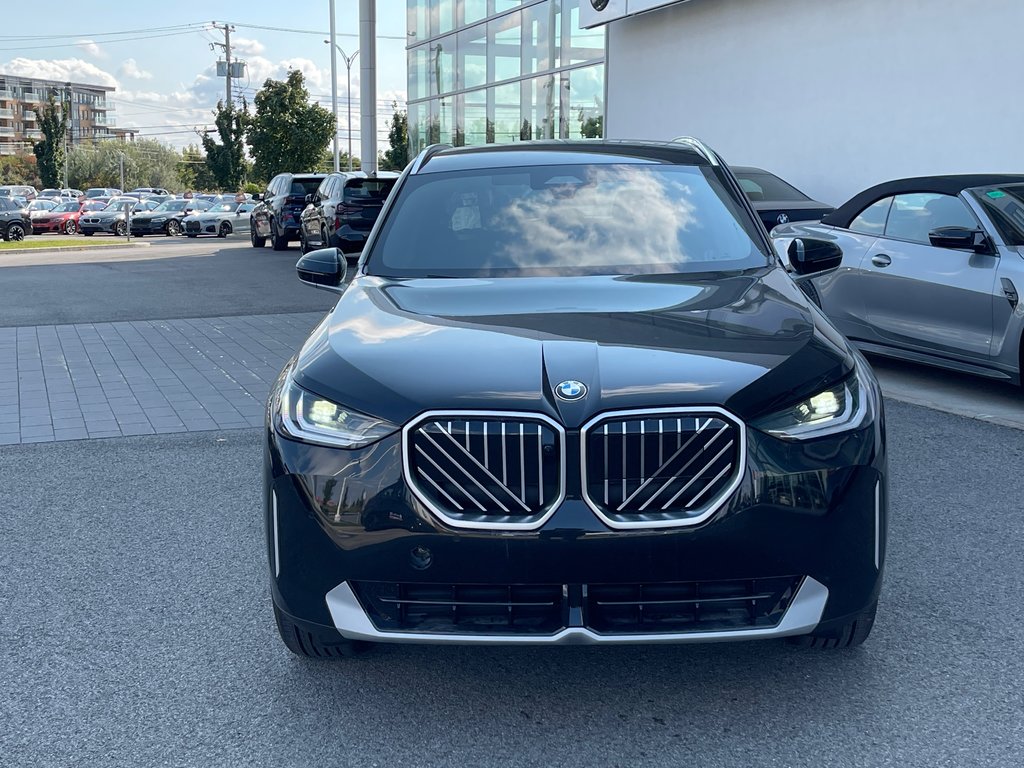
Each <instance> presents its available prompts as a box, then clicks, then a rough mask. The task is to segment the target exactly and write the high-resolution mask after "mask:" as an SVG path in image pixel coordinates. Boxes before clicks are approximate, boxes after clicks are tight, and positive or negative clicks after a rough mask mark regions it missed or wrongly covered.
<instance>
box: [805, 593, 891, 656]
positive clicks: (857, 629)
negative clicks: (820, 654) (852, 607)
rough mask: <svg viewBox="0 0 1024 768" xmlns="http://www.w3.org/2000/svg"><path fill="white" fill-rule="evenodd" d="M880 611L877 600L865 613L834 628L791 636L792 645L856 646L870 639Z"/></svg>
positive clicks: (813, 646)
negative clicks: (876, 615) (876, 616)
mask: <svg viewBox="0 0 1024 768" xmlns="http://www.w3.org/2000/svg"><path fill="white" fill-rule="evenodd" d="M877 612H878V601H877V600H875V602H874V603H872V604H871V607H870V608H868V609H867V610H866V611H864V613H862V614H860V615H859V616H857V617H856V618H855V619H854V620H853V621H851V622H849V623H848V624H844V625H842V626H840V627H835V628H833V629H826V630H824V631H820V632H819V631H817V630H816V631H814V632H812V633H811V634H809V635H801V636H799V637H791V638H789V642H790V643H791V644H792V645H800V646H803V647H804V648H824V649H832V648H856V647H857V646H858V645H860V644H861V643H863V642H864V641H865V640H867V639H868V635H870V634H871V628H872V627H873V626H874V625H875V614H876V613H877Z"/></svg>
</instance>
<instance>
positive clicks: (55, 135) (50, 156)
mask: <svg viewBox="0 0 1024 768" xmlns="http://www.w3.org/2000/svg"><path fill="white" fill-rule="evenodd" d="M70 114H71V105H70V104H69V103H64V104H60V105H58V104H57V99H56V97H55V96H54V95H53V93H51V94H50V99H49V101H47V102H46V105H45V106H44V107H43V112H42V118H41V119H40V121H39V128H40V129H41V130H42V132H43V138H42V139H40V140H39V141H37V142H36V143H35V146H33V147H32V152H33V153H34V154H35V156H36V164H37V166H38V168H39V177H40V179H42V182H43V186H44V187H60V186H61V185H62V182H63V179H64V157H65V155H64V143H65V140H66V137H67V131H68V116H69V115H70Z"/></svg>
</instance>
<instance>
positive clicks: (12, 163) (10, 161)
mask: <svg viewBox="0 0 1024 768" xmlns="http://www.w3.org/2000/svg"><path fill="white" fill-rule="evenodd" d="M0 179H3V180H4V184H30V185H31V186H33V187H43V186H46V185H44V184H43V181H42V179H40V178H39V168H38V166H37V164H36V158H35V157H34V156H32V155H5V156H0Z"/></svg>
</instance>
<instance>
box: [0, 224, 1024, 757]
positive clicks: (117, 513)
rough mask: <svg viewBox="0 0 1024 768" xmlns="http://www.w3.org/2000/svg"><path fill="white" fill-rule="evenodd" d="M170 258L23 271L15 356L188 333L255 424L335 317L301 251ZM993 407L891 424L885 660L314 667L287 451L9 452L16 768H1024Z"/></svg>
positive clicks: (567, 653) (190, 350) (9, 748)
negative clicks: (297, 593)
mask: <svg viewBox="0 0 1024 768" xmlns="http://www.w3.org/2000/svg"><path fill="white" fill-rule="evenodd" d="M154 242H155V244H154V245H153V246H151V247H150V248H147V249H140V250H139V251H132V252H130V253H129V252H118V253H117V254H114V252H107V254H106V255H104V254H102V253H98V252H95V251H93V252H85V253H83V254H82V255H76V254H74V253H72V254H68V253H62V254H50V255H47V254H36V255H32V256H31V257H30V258H27V259H21V257H7V256H0V286H3V291H4V294H5V295H4V302H3V303H2V305H0V326H7V327H8V328H9V329H11V332H12V333H13V334H14V338H15V352H16V353H17V352H18V349H19V347H18V341H17V340H18V338H19V334H20V335H21V337H27V335H28V334H27V331H25V328H27V327H31V328H33V329H35V330H34V332H33V338H35V339H37V340H38V339H45V338H47V336H46V334H45V333H43V335H40V330H39V329H40V328H48V327H50V326H55V325H59V324H70V325H71V326H74V328H75V329H76V330H75V338H78V339H80V340H83V345H84V346H88V345H86V344H85V340H88V338H89V337H88V335H86V336H83V335H82V334H83V333H85V332H86V330H87V329H88V328H89V327H91V328H92V329H93V330H94V331H96V338H97V339H99V340H100V341H95V342H89V344H92V345H95V346H96V347H97V348H99V347H100V346H103V347H104V348H110V349H113V350H114V352H115V354H113V355H112V359H113V360H114V362H115V364H116V365H115V367H117V366H119V365H125V363H124V362H123V361H124V360H127V359H128V357H127V353H124V349H128V350H129V351H131V353H132V356H133V357H134V358H135V359H136V361H138V355H137V354H136V351H135V350H137V349H138V347H136V346H133V345H134V344H136V343H140V342H137V340H136V339H135V337H133V336H131V335H130V334H129V333H128V331H127V330H126V329H127V328H130V327H136V328H141V329H142V330H140V331H139V334H138V338H139V339H142V340H143V341H145V340H146V339H147V338H150V339H156V337H155V336H153V337H150V336H147V335H146V334H145V333H143V331H146V328H147V327H148V328H163V327H164V326H166V327H167V328H169V329H171V330H170V331H168V333H171V332H172V331H173V332H174V333H179V335H180V336H181V337H182V338H183V339H185V342H182V343H178V342H177V341H175V342H174V343H171V342H168V344H167V346H166V349H168V350H171V351H174V352H175V354H178V355H179V356H180V357H181V358H182V359H184V360H188V361H190V364H191V365H192V366H193V367H194V368H195V370H196V371H197V372H198V374H197V375H196V376H192V375H191V374H190V376H189V377H188V378H189V381H187V382H183V383H184V384H186V389H189V390H192V389H193V388H196V390H198V389H199V388H200V387H201V386H204V385H202V382H201V381H200V379H202V380H203V381H205V382H206V383H207V384H211V383H212V384H213V387H212V389H210V388H207V390H209V391H206V390H204V392H205V393H200V394H199V395H198V396H197V397H196V400H197V401H198V402H199V403H200V406H201V408H202V405H203V403H204V402H207V401H206V400H204V398H207V397H213V396H214V395H216V396H217V397H222V398H223V399H224V400H225V401H228V402H231V403H234V402H235V401H234V400H231V399H230V398H229V397H228V394H230V393H231V392H232V391H234V390H237V389H238V387H228V386H219V382H220V381H221V379H222V378H223V377H225V376H226V377H227V378H229V379H232V380H234V381H235V382H236V383H239V385H240V386H241V385H242V384H245V382H244V381H243V380H242V379H240V378H239V377H240V376H242V371H243V369H244V370H245V371H250V372H253V373H254V375H255V374H256V373H258V374H259V376H256V378H257V379H259V380H260V381H262V380H263V379H262V377H263V376H264V375H266V373H265V372H266V370H267V369H270V368H272V367H273V365H272V361H273V360H275V359H277V358H276V357H275V356H274V355H277V354H284V353H283V351H281V350H280V349H278V348H277V347H273V345H271V344H270V342H271V341H272V340H274V339H275V338H276V339H278V340H279V342H280V345H281V346H282V347H283V346H286V340H287V338H290V336H289V334H291V335H298V336H299V337H301V333H302V325H303V323H310V322H312V321H314V320H315V318H316V317H317V315H318V314H319V313H320V312H322V311H323V310H324V309H326V308H327V307H329V306H330V304H331V303H332V302H331V297H330V295H329V294H326V293H323V292H317V291H314V290H312V289H308V288H305V287H303V286H300V285H299V284H298V282H297V281H296V280H295V278H294V271H293V265H294V261H295V258H297V255H298V252H297V250H296V249H294V248H293V249H292V250H290V251H289V252H287V253H275V252H273V251H271V250H270V249H269V248H267V249H264V250H262V251H253V250H252V249H250V248H249V247H248V244H247V243H244V242H241V241H228V242H227V243H225V242H224V241H212V240H209V241H200V242H198V243H187V242H181V241H177V242H158V241H154ZM15 258H17V259H21V260H20V261H15V260H14V259H15ZM9 286H15V288H10V289H9ZM56 318H59V319H56ZM232 318H233V319H232ZM200 320H202V322H200ZM232 323H234V325H232ZM146 324H149V325H148V326H147V325H146ZM238 324H246V325H244V326H240V325H238ZM64 327H65V328H66V327H67V326H64ZM239 327H246V328H249V327H251V328H252V329H255V330H252V331H247V333H248V335H249V336H250V337H251V339H252V344H251V345H248V344H246V345H241V350H239V349H238V348H235V347H229V346H228V345H227V343H226V342H225V341H224V340H223V339H221V337H223V336H230V335H231V332H232V330H233V329H237V328H239ZM104 329H112V330H113V331H116V332H117V336H116V338H115V341H114V342H110V341H108V340H104V339H110V338H114V337H109V336H106V337H105V336H104V333H106V331H105V330H104ZM175 329H177V330H175ZM218 329H220V330H218ZM0 330H2V329H0ZM193 331H194V333H193ZM65 333H67V331H66V330H63V331H62V330H61V329H60V328H55V330H54V335H55V338H57V339H58V340H62V339H64V338H66V337H65V336H64V335H62V334H65ZM146 333H148V331H146ZM154 333H155V331H154ZM126 334H127V335H126ZM218 334H219V335H218ZM2 338H3V335H2V333H0V339H2ZM161 338H171V337H170V336H164V337H161ZM174 338H177V337H176V336H175V337H174ZM204 339H205V340H204ZM101 341H102V342H103V343H102V344H101V343H100V342H101ZM147 344H148V346H149V348H150V349H155V350H156V351H157V352H158V353H159V355H158V357H160V356H162V355H169V354H170V352H165V350H164V347H162V346H161V345H160V344H157V343H156V341H150V342H147ZM0 346H2V343H0ZM37 346H38V345H37ZM43 348H44V349H45V348H46V347H45V345H44V347H43ZM272 348H273V349H276V350H277V351H274V352H273V353H271V351H270V350H272ZM62 349H63V347H62ZM118 350H120V352H119V351H118ZM122 353H123V354H122ZM261 355H262V357H260V356H261ZM86 357H87V358H88V359H89V360H90V361H93V360H94V358H93V357H92V356H91V355H86ZM14 359H15V361H16V362H21V361H22V360H26V359H28V358H27V357H24V356H21V355H18V354H16V356H15V358H14ZM43 359H45V355H43ZM79 359H84V358H78V357H74V356H72V360H79ZM161 359H163V357H161ZM168 359H170V358H168ZM175 359H177V358H175ZM0 360H2V358H0ZM96 360H98V358H96ZM197 361H202V362H201V364H200V362H197ZM138 362H140V370H138V371H136V370H134V368H133V370H132V371H129V372H131V373H132V377H131V380H130V381H129V377H128V376H125V377H124V378H125V381H126V382H128V383H129V385H130V388H134V387H135V386H136V382H137V381H139V382H141V381H142V374H143V373H145V374H146V376H148V377H149V378H150V380H151V381H153V382H154V385H155V389H156V390H157V393H158V394H161V393H162V394H161V396H164V397H167V396H169V395H170V394H172V390H171V389H166V388H165V389H161V387H160V386H159V384H160V383H161V382H163V381H164V378H162V377H161V376H160V375H157V373H155V371H157V370H158V368H157V367H156V365H157V363H156V362H154V363H153V364H152V366H147V365H142V364H141V362H142V361H138ZM207 363H209V365H207ZM97 364H98V363H97ZM239 365H241V366H242V367H241V368H240V367H239ZM886 365H887V366H888V368H889V369H895V373H894V374H892V375H891V377H890V378H892V380H893V381H895V382H896V383H897V384H898V383H899V382H900V381H902V380H904V379H906V378H907V377H912V378H914V380H915V381H916V380H918V379H920V380H921V381H923V384H916V383H914V384H911V385H908V386H909V387H911V389H910V390H908V391H909V392H910V394H908V395H907V396H906V399H910V398H911V397H912V396H914V393H915V392H917V393H920V392H924V393H925V395H923V396H925V397H928V398H939V400H940V402H938V403H933V404H937V405H939V406H940V407H941V406H943V405H946V406H949V407H947V408H946V410H951V409H952V405H950V403H952V400H951V399H948V398H951V397H954V396H955V397H956V398H966V397H968V396H969V395H970V391H971V388H972V386H974V383H973V382H963V383H962V385H961V386H960V387H959V388H958V387H957V386H956V385H957V382H956V381H955V380H952V382H951V380H950V378H949V377H947V376H946V375H945V374H936V373H933V372H928V371H925V370H921V369H915V368H913V367H903V366H898V365H895V366H892V365H889V364H886ZM55 367H57V366H55ZM94 367H95V366H94ZM880 367H882V366H880ZM43 368H46V366H43ZM2 370H3V365H2V362H0V371H2ZM69 370H71V371H73V370H75V369H74V367H73V366H69ZM119 370H124V369H122V368H119ZM99 372H100V373H102V372H103V371H102V366H101V370H100V371H99ZM47 375H48V374H47ZM883 375H889V374H888V373H887V371H886V370H883ZM0 376H2V374H0ZM135 376H138V379H136V378H135ZM97 379H98V381H99V385H98V386H96V387H89V388H90V389H100V390H103V396H104V397H108V399H109V396H108V392H107V390H108V388H106V387H104V386H103V383H104V381H103V380H102V379H100V377H99V376H97ZM193 380H194V381H193ZM10 381H11V379H9V378H8V379H4V378H0V391H3V390H4V388H6V387H8V383H9V382H10ZM14 381H19V378H18V373H17V371H16V376H15V379H14ZM49 381H50V380H49V379H47V378H45V377H44V384H45V383H46V382H49ZM77 383H78V382H77V381H75V380H73V381H72V384H73V385H76V384H77ZM114 384H119V382H114ZM246 386H248V389H245V391H246V393H247V397H248V400H256V399H258V393H259V391H260V390H259V384H258V383H256V381H255V379H254V380H253V381H252V383H251V384H248V385H246ZM950 386H952V387H953V392H952V395H948V393H947V395H942V392H943V391H944V390H948V388H949V387H950ZM242 388H243V389H244V387H242ZM73 389H74V386H73ZM978 389H979V391H980V395H979V397H980V398H982V401H983V402H984V404H983V405H978V406H977V407H976V408H975V409H974V410H975V413H972V414H971V415H972V416H973V417H974V418H965V417H963V416H959V415H954V414H951V413H946V412H943V411H941V410H936V409H933V408H925V407H921V406H917V405H912V404H908V403H905V402H901V401H899V400H895V399H889V400H887V403H886V407H887V416H888V419H889V439H890V443H889V448H890V464H891V469H892V474H891V480H890V481H891V494H892V522H891V529H890V549H889V560H888V563H887V571H886V576H885V588H884V593H883V598H882V603H881V607H880V613H879V619H878V623H877V624H876V627H875V631H874V633H873V634H872V636H871V638H870V640H869V641H868V642H867V643H866V644H865V645H864V646H863V647H861V648H859V649H856V650H854V651H847V652H822V651H806V650H802V649H797V648H791V647H788V646H786V645H784V644H781V643H742V644H730V645H715V646H684V647H635V648H626V647H618V648H585V647H575V648H574V647H564V648H552V649H544V650H535V649H523V648H512V649H505V648H492V649H481V648H450V647H449V648H440V647H397V646H395V647H387V646H385V647H378V648H376V649H374V650H372V651H370V652H369V653H368V654H366V655H364V656H362V657H360V658H357V659H354V660H346V661H345V662H344V663H341V664H332V663H324V662H314V661H307V660H300V659H297V658H295V657H292V656H291V655H290V654H289V653H288V652H287V651H286V650H285V649H284V647H283V646H282V645H281V644H280V642H279V641H278V639H277V637H276V632H275V630H274V627H273V619H272V616H271V612H270V602H269V591H268V586H267V582H266V574H265V570H266V566H265V555H264V550H263V543H262V529H261V519H260V514H261V512H260V501H259V496H258V494H259V491H258V472H259V462H260V451H261V443H260V433H259V429H258V428H254V427H251V426H246V427H244V428H238V429H233V428H227V427H224V426H223V424H231V423H232V422H231V421H230V420H229V421H223V422H219V421H218V420H217V418H215V413H216V412H214V411H208V415H209V417H210V418H209V421H212V423H209V422H204V423H200V422H199V421H197V422H196V428H195V429H194V430H191V429H189V428H188V425H187V424H184V422H183V425H182V428H181V429H178V428H175V429H173V430H168V431H167V433H155V434H146V435H141V436H130V435H131V430H121V431H120V433H119V434H121V436H118V437H110V438H91V437H90V436H89V434H88V429H87V430H86V431H87V434H86V435H85V436H84V437H83V438H82V439H76V440H56V441H55V442H44V443H38V444H21V443H23V442H24V441H15V442H13V443H12V444H9V445H0V569H2V573H3V574H4V578H3V579H0V605H3V606H4V609H5V611H4V613H5V616H4V620H3V621H2V622H0V680H3V682H4V684H3V686H2V688H0V722H2V723H4V727H3V728H0V766H7V765H11V766H106V765H110V766H124V765H139V766H143V765H144V766H177V765H190V766H191V765H209V766H214V765H217V766H219V765H226V766H228V765H253V766H262V765H267V766H328V765H331V766H334V765H353V766H393V765H394V766H397V765H409V766H413V765H415V766H422V765H451V766H465V765H523V766H551V765H563V766H622V767H624V768H625V767H626V766H636V765H694V766H698V765H699V766H815V767H820V766H865V767H867V766H871V767H874V766H929V767H931V766H1014V765H1020V764H1022V762H1024V692H1022V689H1021V686H1020V684H1019V681H1020V680H1021V679H1024V658H1022V656H1021V654H1020V648H1021V647H1022V642H1024V630H1022V629H1021V627H1022V626H1024V604H1022V603H1021V601H1020V595H1021V594H1022V590H1024V569H1022V568H1021V562H1022V560H1024V536H1022V533H1024V520H1022V517H1021V514H1020V513H1021V509H1022V505H1024V502H1022V498H1024V485H1022V483H1024V481H1022V480H1021V478H1022V477H1024V431H1022V430H1019V429H1012V428H1008V427H1005V426H1000V425H998V424H994V423H990V422H989V421H985V420H982V419H979V418H978V416H979V415H982V416H983V415H984V413H986V412H987V411H988V410H991V407H990V405H989V404H988V402H987V401H985V400H984V398H986V397H991V398H996V399H999V398H1002V400H1000V402H1004V403H1005V404H1006V405H1007V407H1008V408H1010V412H1011V415H1013V409H1012V403H1013V400H1012V399H1010V398H1012V397H1015V396H1016V397H1019V393H1017V392H1015V391H1014V390H1009V389H1008V388H1006V389H993V388H991V387H988V386H987V385H985V386H982V387H979V388H978ZM933 390H934V391H933ZM75 391H76V392H77V391H78V390H75ZM110 391H111V392H117V391H118V390H117V387H113V388H111V389H110ZM940 395H941V397H940ZM153 396H154V397H155V396H156V395H153ZM239 397H240V396H239ZM942 398H947V399H942ZM243 401H244V402H247V400H245V399H243ZM243 401H240V402H243ZM55 402H57V403H59V402H60V401H59V400H58V401H55ZM1019 402H1021V403H1024V400H1020V401H1019ZM2 407H3V405H2V403H0V409H2ZM233 407H234V406H233ZM202 409H203V410H206V409H205V408H202ZM1021 409H1022V410H1024V405H1022V406H1021ZM172 410H174V409H173V407H172ZM85 412H88V411H85ZM0 413H2V411H0ZM51 418H52V416H51ZM0 421H2V416H0ZM118 423H119V424H120V422H118ZM128 423H131V422H128ZM2 431H3V430H2V429H0V432H2Z"/></svg>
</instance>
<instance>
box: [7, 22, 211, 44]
mask: <svg viewBox="0 0 1024 768" xmlns="http://www.w3.org/2000/svg"><path fill="white" fill-rule="evenodd" d="M205 26H206V23H205V22H203V23H202V24H196V23H193V24H174V25H171V26H167V27H145V28H142V29H123V30H121V31H120V32H91V33H82V32H79V33H76V34H68V35H50V34H46V35H0V41H7V40H11V41H14V40H53V39H56V38H72V37H73V38H75V39H76V40H81V39H83V38H87V37H109V36H111V35H136V34H139V33H140V32H146V33H149V32H167V31H170V30H172V29H189V28H191V27H205Z"/></svg>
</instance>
